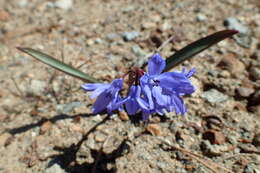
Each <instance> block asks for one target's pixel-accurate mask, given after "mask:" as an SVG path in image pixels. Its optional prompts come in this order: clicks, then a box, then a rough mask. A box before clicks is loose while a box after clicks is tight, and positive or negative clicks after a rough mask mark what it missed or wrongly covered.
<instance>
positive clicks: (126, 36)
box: [122, 31, 140, 41]
mask: <svg viewBox="0 0 260 173" xmlns="http://www.w3.org/2000/svg"><path fill="white" fill-rule="evenodd" d="M139 35H140V33H139V32H137V31H131V32H123V33H122V36H123V38H124V40H125V41H132V40H134V39H136V38H137V37H138V36H139Z"/></svg>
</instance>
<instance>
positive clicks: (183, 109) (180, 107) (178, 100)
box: [172, 95, 187, 115]
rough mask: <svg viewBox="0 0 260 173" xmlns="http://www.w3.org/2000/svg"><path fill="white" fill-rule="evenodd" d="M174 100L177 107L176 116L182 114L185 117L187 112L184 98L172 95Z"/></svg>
mask: <svg viewBox="0 0 260 173" xmlns="http://www.w3.org/2000/svg"><path fill="white" fill-rule="evenodd" d="M172 99H173V100H172V101H173V104H174V105H175V111H176V114H179V113H181V114H182V115H184V114H185V112H186V111H187V110H186V107H185V105H184V102H183V100H182V98H181V97H180V96H178V95H172Z"/></svg>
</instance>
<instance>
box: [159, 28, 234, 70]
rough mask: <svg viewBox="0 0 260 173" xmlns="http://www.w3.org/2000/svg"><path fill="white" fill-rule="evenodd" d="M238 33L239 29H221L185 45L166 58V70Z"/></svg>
mask: <svg viewBox="0 0 260 173" xmlns="http://www.w3.org/2000/svg"><path fill="white" fill-rule="evenodd" d="M236 33H238V31H236V30H223V31H219V32H216V33H214V34H212V35H209V36H207V37H204V38H202V39H199V40H197V41H195V42H193V43H191V44H189V45H187V46H185V47H184V48H182V49H181V50H179V51H177V52H176V53H175V54H173V55H171V56H169V57H168V58H167V59H166V67H165V69H164V71H168V70H170V69H171V68H173V67H174V66H176V65H178V64H180V63H182V62H183V61H185V60H187V59H189V58H191V57H192V56H194V55H196V54H198V53H200V52H201V51H203V50H205V49H207V48H209V47H210V46H212V45H214V44H216V43H218V42H220V41H221V40H224V39H225V38H227V37H231V36H232V35H234V34H236Z"/></svg>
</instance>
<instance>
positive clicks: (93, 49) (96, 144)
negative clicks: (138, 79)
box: [0, 0, 260, 173]
mask: <svg viewBox="0 0 260 173" xmlns="http://www.w3.org/2000/svg"><path fill="white" fill-rule="evenodd" d="M226 28H228V29H237V30H239V31H240V34H238V35H236V36H235V37H234V38H232V39H226V40H224V41H222V42H220V43H218V44H217V45H215V46H213V47H212V48H210V49H208V50H206V51H204V52H202V53H200V54H199V55H197V56H196V58H194V59H192V60H190V61H187V62H184V63H183V64H182V65H179V66H178V67H177V69H180V68H181V66H185V67H187V68H188V69H190V68H192V67H196V69H197V72H196V74H195V75H194V77H193V78H192V81H193V83H194V85H195V86H196V87H197V90H196V92H195V93H194V94H192V95H191V96H187V97H185V98H184V100H185V103H186V105H187V107H188V113H187V115H186V116H185V117H179V116H176V115H175V114H174V113H169V114H167V115H165V116H163V117H160V116H156V115H155V116H153V117H151V119H150V121H149V123H148V124H144V123H142V122H139V121H137V120H136V119H135V118H134V117H128V116H127V115H126V114H123V113H121V114H119V115H118V114H114V115H112V116H110V117H107V115H106V114H101V115H96V116H93V115H92V114H91V104H92V103H93V100H90V99H89V97H88V94H86V93H84V92H83V91H82V90H80V89H79V87H80V85H81V84H82V82H81V81H79V80H76V79H73V78H71V77H69V76H67V75H64V74H63V73H60V72H57V71H55V70H53V69H52V68H49V67H47V66H46V65H44V64H42V63H39V62H38V61H36V60H34V59H33V58H31V57H29V56H27V55H25V54H24V53H22V52H19V51H18V50H17V49H16V48H15V47H17V46H21V47H31V48H34V49H37V50H41V51H43V52H45V53H47V54H50V55H53V56H54V57H56V58H58V59H60V60H63V61H64V62H66V63H68V64H71V65H73V66H75V67H80V69H81V70H82V71H84V72H87V73H89V74H91V75H93V76H94V77H95V78H98V79H100V80H103V81H111V80H112V79H114V78H115V77H117V76H120V75H122V74H124V73H125V72H126V71H127V70H128V68H129V67H131V66H133V65H141V64H143V63H144V62H145V61H146V59H145V57H147V55H148V54H149V53H150V52H152V51H153V50H155V49H156V48H157V47H159V46H160V45H161V44H162V43H163V42H164V41H166V40H167V39H168V38H170V37H171V36H174V39H173V41H172V42H171V43H170V44H168V45H166V46H165V47H164V48H163V50H162V51H161V54H162V55H163V56H164V57H166V56H169V55H171V54H172V53H173V52H174V51H175V50H176V49H177V50H178V49H180V48H182V47H184V46H185V45H187V44H188V43H191V42H192V41H195V40H197V39H199V38H201V37H203V36H206V35H209V34H211V33H214V32H216V31H219V30H223V29H226ZM259 40H260V3H259V1H258V0H239V1H237V0H222V1H211V0H196V1H195V0H186V1H182V0H175V1H173V0H164V1H160V0H125V1H113V0H89V1H84V0H57V1H54V0H49V1H47V0H46V1H39V0H20V1H5V0H0V62H1V63H0V80H1V81H0V121H1V123H0V156H1V157H0V172H1V173H2V172H3V173H13V172H19V173H20V172H21V173H23V172H26V173H27V172H28V173H30V172H33V173H35V172H44V173H66V172H73V173H74V172H75V173H78V172H79V173H80V172H84V173H85V172H120V173H121V172H144V173H146V172H151V173H153V172H156V173H157V172H176V173H186V172H187V173H188V172H194V173H195V172H201V173H207V172H234V173H259V172H260V155H259V154H260V131H259V129H260V127H259V126H260V124H259V122H260V121H259V119H260V90H259V88H260V42H259ZM136 117H138V116H136Z"/></svg>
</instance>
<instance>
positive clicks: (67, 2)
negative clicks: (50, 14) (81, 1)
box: [54, 0, 73, 10]
mask: <svg viewBox="0 0 260 173" xmlns="http://www.w3.org/2000/svg"><path fill="white" fill-rule="evenodd" d="M54 5H55V7H58V8H61V9H63V10H68V9H70V8H71V7H72V6H73V0H58V1H56V2H55V3H54Z"/></svg>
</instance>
